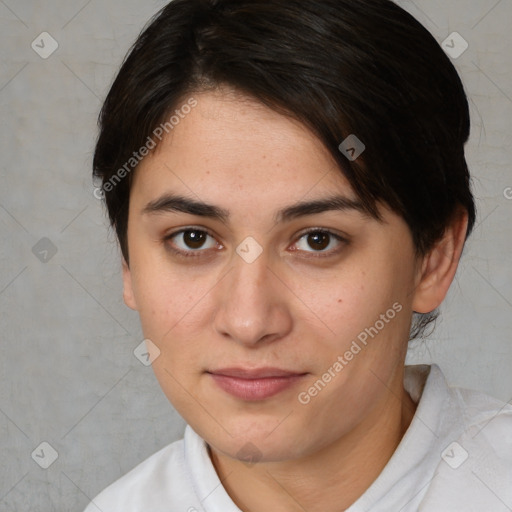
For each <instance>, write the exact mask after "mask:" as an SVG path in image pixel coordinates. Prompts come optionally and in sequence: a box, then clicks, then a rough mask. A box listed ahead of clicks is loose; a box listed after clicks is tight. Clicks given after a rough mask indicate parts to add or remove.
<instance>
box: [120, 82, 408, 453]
mask: <svg viewBox="0 0 512 512" xmlns="http://www.w3.org/2000/svg"><path fill="white" fill-rule="evenodd" d="M194 97H195V99H196V100H197V106H195V107H194V108H192V109H191V112H190V113H188V114H187V115H184V116H183V118H182V119H181V118H180V120H179V123H178V124H176V125H175V126H174V128H173V129H172V131H171V132H170V136H168V137H167V138H166V139H164V141H163V142H162V143H161V144H160V146H159V147H158V149H157V151H156V152H154V153H153V154H151V155H149V156H148V157H146V158H145V159H144V160H143V161H142V163H141V164H140V166H139V168H138V169H137V171H136V174H135V176H134V181H133V186H132V191H131V197H130V211H129V223H128V247H129V256H130V266H129V268H128V267H127V266H126V265H125V266H124V284H125V301H126V303H127V304H128V305H129V306H130V307H132V308H134V309H137V310H138V312H139V314H140V318H141V323H142V328H143V332H144V336H145V337H146V338H147V339H149V340H151V342H152V343H153V344H154V345H156V347H158V350H159V356H158V357H157V358H156V359H155V360H154V362H153V369H154V371H155V374H156V376H157V378H158V380H159V382H160V385H161V386H162V389H163V390H164V392H165V394H166V395H167V397H168V398H169V400H170V401H171V403H172V404H173V405H174V407H175V408H176V409H177V411H178V412H179V413H180V414H181V415H182V416H183V418H184V419H185V420H186V422H187V423H188V424H190V425H191V426H192V428H193V429H194V430H195V431H196V432H197V433H198V434H199V435H201V436H202V437H203V438H204V439H206V441H207V442H208V443H209V444H210V445H211V446H212V447H214V448H215V449H217V450H219V451H220V452H222V453H223V454H225V455H228V456H230V457H233V458H240V459H243V458H251V457H253V458H258V459H260V460H261V461H277V460H287V459H293V458H297V457H301V456H307V455H308V454H312V453H314V452H317V451H319V450H321V449H322V448H324V447H326V446H328V445H329V444H330V443H332V442H334V441H335V440H337V439H339V438H341V436H344V435H346V434H348V433H349V432H352V431H354V430H355V429H356V427H357V426H358V425H361V424H362V423H363V422H368V421H370V419H371V418H375V417H376V416H377V415H379V414H385V411H386V407H387V406H386V404H388V405H389V400H390V396H391V395H393V394H396V396H397V397H399V396H400V395H399V394H400V392H401V391H402V368H403V359H404V357H405V351H406V345H407V341H408V333H409V327H410V320H411V314H412V303H413V300H414V294H415V284H416V283H417V274H418V263H417V262H416V260H415V258H414V247H413V244H412V238H411V234H410V231H409V229H408V227H407V225H406V224H405V222H404V221H403V219H402V218H401V217H399V216H397V215H396V214H394V213H392V212H390V211H389V210H387V209H384V208H382V209H381V211H382V215H383V219H382V221H378V220H376V219H374V218H371V217H369V216H367V215H365V214H364V213H363V212H362V211H361V210H360V209H359V208H358V206H357V197H356V196H355V194H354V192H353V190H352V189H351V187H350V186H349V184H348V182H347V180H346V179H345V178H344V177H343V175H342V174H341V172H340V171H339V170H338V169H337V167H336V165H335V162H334V161H333V160H332V158H331V157H330V155H329V153H328V152H327V150H326V149H325V148H324V147H323V146H322V145H321V143H320V142H319V141H318V139H316V138H315V137H314V136H313V135H312V134H311V133H310V132H309V131H307V130H306V129H305V128H304V127H303V126H302V125H300V124H299V123H297V122H295V121H291V120H290V119H288V118H286V117H283V116H281V115H279V114H277V113H275V112H273V111H271V110H269V109H267V108H266V107H264V106H262V105H260V104H258V103H255V102H253V101H251V100H249V99H247V98H244V97H242V96H237V95H235V94H228V93H227V92H224V93H221V92H216V93H213V92H211V93H202V94H197V95H194ZM356 135H357V134H356ZM340 142H341V141H340ZM363 142H364V141H363ZM177 197H180V198H182V199H184V201H176V198H177ZM171 199H174V201H172V200H171ZM329 200H331V202H330V203H328V201H329ZM192 203H193V204H192ZM313 203H319V204H316V205H314V204H313ZM321 203H322V204H321ZM205 205H208V206H205ZM308 232H309V233H308ZM156 352H158V351H156ZM226 368H231V369H233V368H234V369H240V370H262V371H263V372H264V371H266V373H262V374H260V375H259V377H260V378H259V379H252V380H251V379H247V378H245V379H240V378H234V377H229V376H224V377H222V376H220V375H217V376H215V375H214V374H215V373H216V372H221V370H222V369H226ZM276 369H279V370H281V371H284V372H291V373H292V374H293V375H294V377H282V376H281V377H277V375H278V372H277V370H276ZM221 373H222V372H221ZM226 373H229V372H226ZM272 375H273V376H274V378H273V379H272V378H271V377H270V376H272ZM247 376H250V377H256V376H258V375H255V374H249V375H245V377H247ZM265 376H266V378H263V377H265ZM248 443H251V444H248ZM251 451H252V452H254V453H252V452H251Z"/></svg>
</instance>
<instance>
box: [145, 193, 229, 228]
mask: <svg viewBox="0 0 512 512" xmlns="http://www.w3.org/2000/svg"><path fill="white" fill-rule="evenodd" d="M166 212H182V213H189V214H190V215H197V216H199V217H209V218H212V219H216V220H220V221H221V222H223V223H224V224H225V223H226V222H227V220H228V218H229V211H228V210H225V209H223V208H220V207H218V206H213V205H210V204H206V203H203V202H201V201H196V200H194V199H190V198H188V197H183V196H178V195H174V194H165V195H163V196H161V197H159V198H158V199H155V200H154V201H151V202H149V203H148V204H147V205H146V206H145V207H144V209H143V210H142V214H143V215H148V214H152V213H166Z"/></svg>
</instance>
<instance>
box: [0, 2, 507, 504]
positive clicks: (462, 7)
mask: <svg viewBox="0 0 512 512" xmlns="http://www.w3.org/2000/svg"><path fill="white" fill-rule="evenodd" d="M164 3H165V2H162V1H147V0H125V1H123V2H121V1H117V2H116V1H114V0H103V1H101V2H100V1H99V0H90V1H86V0H72V1H70V0H67V1H64V0H48V1H46V2H43V1H39V0H34V1H15V0H0V42H1V44H0V52H1V59H0V61H1V72H0V117H1V120H2V121H1V123H2V125H1V126H2V127H1V138H0V154H1V159H0V178H1V181H0V236H1V244H0V333H1V344H0V350H1V356H0V378H1V385H0V433H1V436H0V450H1V454H2V463H1V467H0V510H1V511H2V512H3V511H5V512H7V511H17V512H20V511H28V510H37V511H42V512H47V511H82V510H83V508H85V506H86V505H87V504H88V502H89V499H90V498H93V497H94V496H95V495H96V494H97V493H98V492H99V491H100V490H102V489H103V488H104V487H105V486H107V485H108V484H109V483H111V482H112V481H114V480H115V479H117V478H118V477H120V476H121V475H123V474H124V473H126V472H127V471H128V470H130V469H131V468H132V467H134V466H135V465H136V464H137V463H138V462H141V461H142V460H143V459H145V458H146V457H148V456H149V455H150V454H152V453H154V452H155V451H157V450H158V449H159V448H161V447H163V446H164V445H166V444H168V443H169V442H171V441H174V440H176V439H178V438H180V437H181V436H182V433H183V429H184V422H183V420H182V419H181V418H180V417H179V416H178V415H177V413H176V412H175V411H174V409H173V408H172V406H171V405H170V404H169V403H168V402H167V400H166V398H165V397H164V395H163V393H162V391H161V390H160V388H159V386H158V384H157V382H156V379H155V378H154V376H153V373H152V370H151V368H150V367H145V366H143V365H142V364H141V363H140V362H139V361H138V360H137V359H136V358H135V356H134V354H133V350H134V349H135V347H137V345H139V343H140V342H141V341H142V338H143V337H142V334H141V331H140V328H139V324H138V317H137V315H136V313H134V312H132V311H131V310H128V308H126V307H125V306H124V304H123V301H122V293H121V277H120V265H119V254H118V250H117V247H116V245H115V239H114V236H113V234H112V232H110V231H109V230H108V229H107V223H106V220H105V217H104V214H103V211H102V206H101V203H100V202H99V201H98V200H97V199H95V198H94V196H93V193H92V192H93V186H92V182H91V177H90V167H91V156H92V150H93V147H94V140H95V136H96V117H97V114H98V111H99V108H100V105H101V100H102V98H103V97H104V96H105V94H106V92H107V90H108V87H109V84H110V83H111V80H112V79H113V76H114V74H115V72H116V70H117V68H118V66H119V64H120V62H121V59H122V58H123V56H124V54H125V52H126V51H127V49H128V48H129V46H130V45H131V43H132V42H133V41H134V39H135V37H136V35H137V34H138V33H139V31H140V29H141V28H142V26H143V25H144V23H145V21H146V20H147V19H148V18H149V17H150V16H151V15H152V14H154V13H155V12H156V11H157V10H158V9H159V8H160V7H162V6H163V5H164ZM399 4H400V5H402V6H403V7H404V8H406V9H407V10H408V11H409V12H411V13H412V14H413V15H414V16H415V17H417V18H418V19H419V20H420V21H421V22H422V23H423V24H424V25H425V26H426V27H427V28H428V29H429V30H430V31H431V32H432V33H433V34H434V35H435V37H436V38H437V39H438V41H439V42H440V43H441V42H442V41H443V40H445V39H446V38H447V36H448V35H449V34H451V33H452V32H453V31H457V32H459V33H460V34H461V35H462V36H463V38H464V39H465V40H466V41H467V42H468V43H469V48H468V49H467V51H466V52H465V53H463V54H462V55H461V56H460V57H458V58H457V59H454V63H455V65H456V67H457V69H458V70H459V72H460V73H461V75H462V78H463V81H464V83H465V87H466V91H467V93H468V95H469V96H470V102H471V113H472V116H473V119H472V120H473V128H472V137H471V141H470V143H469V145H468V147H467V158H468V162H469V165H470V169H471V171H472V173H473V176H474V192H475V195H476V196H477V199H478V207H479V217H478V223H477V227H476V229H475V232H474V234H473V236H472V238H471V240H470V242H469V244H468V246H467V248H466V251H465V255H464V258H463V262H462V264H461V266H460V269H459V273H458V277H457V279H456V282H455V283H454V285H453V286H452V289H451V292H450V294H449V297H448V298H447V300H446V302H445V304H444V307H443V314H442V319H441V320H440V322H439V323H438V326H437V330H436V331H435V333H434V334H433V335H432V336H431V338H430V339H429V341H428V342H427V343H417V342H414V343H413V344H412V345H411V350H410V354H409V356H408V361H409V362H411V363H414V362H431V361H434V362H437V363H438V364H439V365H440V366H441V368H442V369H443V370H444V372H445V374H446V376H447V378H448V380H449V381H450V382H451V383H453V384H456V385H461V386H465V387H470V388H474V389H481V390H483V391H485V392H487V393H489V394H491V395H494V396H496V397H498V398H500V399H502V400H504V401H509V400H511V397H512V372H511V371H510V370H511V368H512V346H511V343H510V330H511V328H512V314H511V313H512V310H511V309H512V291H511V288H512V272H511V256H510V254H511V249H512V236H511V231H512V228H511V222H510V219H511V217H512V199H507V198H506V196H507V195H508V197H512V190H511V189H507V187H512V173H511V171H510V165H511V162H512V147H511V144H510V137H511V128H512V121H511V120H512V57H511V56H512V52H511V51H510V48H511V47H512V30H511V28H512V26H511V25H512V1H510V0H501V1H497V0H478V1H475V0H449V1H447V0H416V1H415V2H412V1H410V0H403V1H400V2H399ZM44 31H46V32H49V33H50V34H51V36H52V37H53V38H55V40H56V41H57V42H58V44H59V47H58V49H57V50H56V51H55V53H53V54H52V55H51V56H50V57H49V58H47V59H42V58H41V57H40V56H39V55H38V54H37V53H36V52H35V51H34V50H33V49H32V48H31V43H32V41H33V40H35V39H36V38H37V36H38V35H39V34H41V33H42V32H44ZM406 44H407V41H404V45H406ZM46 48H48V46H46ZM507 190H508V192H509V194H507ZM41 240H42V241H41ZM34 247H35V249H33V248H34ZM55 250H56V251H57V252H56V253H55ZM44 251H47V252H46V253H45V252H44ZM54 253H55V254H54ZM42 442H48V443H49V444H50V445H51V446H52V447H53V449H55V450H56V452H57V453H58V458H57V459H56V460H55V462H54V463H53V464H52V465H51V466H50V467H49V468H48V469H43V468H41V467H40V466H39V465H38V463H44V462H45V461H46V462H48V461H49V460H50V459H49V457H50V455H51V451H50V450H49V449H48V447H45V446H43V447H42V448H38V447H39V445H40V443H42ZM34 450H35V452H34ZM41 450H42V451H41ZM38 454H39V457H38V456H37V455H38ZM36 461H37V462H38V463H36Z"/></svg>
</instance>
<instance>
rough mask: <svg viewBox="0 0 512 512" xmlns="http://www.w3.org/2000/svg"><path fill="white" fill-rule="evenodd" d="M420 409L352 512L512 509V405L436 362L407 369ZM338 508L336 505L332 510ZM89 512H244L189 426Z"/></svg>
mask: <svg viewBox="0 0 512 512" xmlns="http://www.w3.org/2000/svg"><path fill="white" fill-rule="evenodd" d="M404 387H405V389H406V390H407V392H408V393H409V394H410V396H411V398H412V399H413V400H414V402H415V403H417V404H418V406H417V409H416V413H415V415H414V417H413V419H412V422H411V424H410V425H409V428H408V429H407V431H406V433H405V435H404V437H403V438H402V440H401V442H400V444H399V445H398V447H397V449H396V450H395V452H394V454H393V456H392V457H391V459H390V460H389V461H388V463H387V465H386V466H385V467H384V469H383V470H382V472H381V474H380V475H379V476H378V477H377V479H376V480H375V481H374V482H373V483H372V484H371V486H370V487H369V488H368V489H367V490H366V491H365V493H364V494H363V495H362V496H361V497H360V498H359V499H358V500H357V501H356V502H355V503H354V504H353V505H352V506H350V507H349V508H348V509H347V510H346V512H412V511H415V512H416V511H421V512H458V511H460V512H510V511H512V406H511V405H509V404H504V403H502V402H500V401H499V400H497V399H495V398H492V397H490V396H488V395H486V394H484V393H481V392H478V391H472V390H467V389H462V388H452V387H449V386H448V385H447V383H446V380H445V378H444V376H443V374H442V372H441V369H440V368H439V366H437V365H436V364H432V365H415V366H406V367H405V379H404ZM335 508H336V506H335V504H333V506H332V507H331V510H334V509H335ZM85 512H240V509H239V508H238V507H237V506H236V505H235V504H234V502H233V501H232V500H231V498H230V497H229V495H228V493H227V492H226V490H225V489H224V487H223V486H222V484H221V482H220V480H219V477H218V475H217V473H216V471H215V468H214V466H213V464H212V462H211V460H210V457H209V455H208V453H207V445H206V442H205V441H204V440H203V439H202V438H201V437H199V436H198V434H196V432H194V430H193V429H192V428H191V427H190V425H188V426H187V427H186V429H185V434H184V438H183V439H181V440H179V441H176V442H174V443H171V444H169V445H168V446H166V447H165V448H163V449H161V450H160V451H158V452H157V453H155V454H153V455H152V456H151V457H149V458H148V459H146V460H145V461H144V462H142V463H140V464H139V465H138V466H136V467H135V468H134V469H132V470H131V471H130V472H129V473H127V474H126V475H124V476H123V477H121V478H120V479H119V480H117V481H116V482H114V483H113V484H112V485H110V486H109V487H107V488H106V489H105V490H104V491H103V492H101V493H100V494H99V495H98V496H97V497H96V498H95V499H94V500H93V501H92V502H91V503H90V504H89V506H88V507H87V508H86V510H85Z"/></svg>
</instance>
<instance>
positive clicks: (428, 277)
mask: <svg viewBox="0 0 512 512" xmlns="http://www.w3.org/2000/svg"><path fill="white" fill-rule="evenodd" d="M467 227H468V214H467V212H466V210H465V209H464V208H460V209H459V210H458V211H457V212H456V214H455V215H454V216H453V218H452V221H451V222H450V224H449V225H448V226H447V227H446V230H445V232H444V234H443V236H442V238H441V239H440V240H439V241H438V242H437V243H436V245H435V246H434V247H433V248H432V249H431V250H430V252H429V253H428V254H427V255H426V256H424V257H423V260H422V262H421V268H420V269H419V271H418V274H417V281H416V288H415V289H414V291H413V302H412V309H413V311H416V312H417V313H430V312H431V311H433V310H434V309H436V308H437V307H439V306H440V304H441V303H442V302H443V300H444V298H445V297H446V294H447V293H448V289H449V288H450V285H451V283H452V281H453V278H454V277H455V272H456V271H457V267H458V265H459V260H460V256H461V254H462V249H463V248H464V242H465V239H466V231H467Z"/></svg>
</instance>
